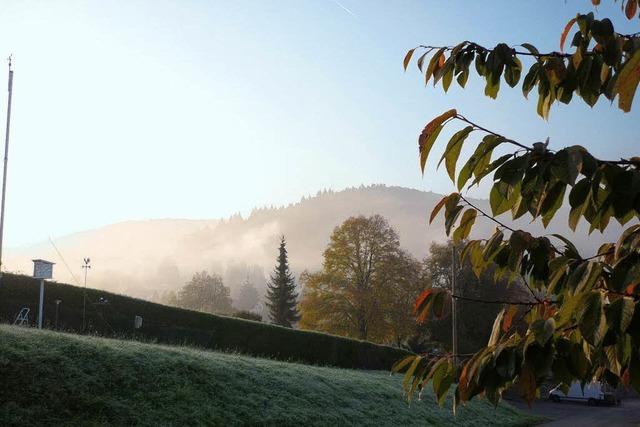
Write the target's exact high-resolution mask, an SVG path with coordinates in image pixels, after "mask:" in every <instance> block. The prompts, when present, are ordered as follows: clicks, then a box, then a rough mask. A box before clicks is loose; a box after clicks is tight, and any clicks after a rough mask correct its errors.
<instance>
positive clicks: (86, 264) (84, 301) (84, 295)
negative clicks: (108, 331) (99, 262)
mask: <svg viewBox="0 0 640 427" xmlns="http://www.w3.org/2000/svg"><path fill="white" fill-rule="evenodd" d="M83 261H84V265H83V266H82V268H83V269H84V291H83V292H82V331H83V332H84V330H85V328H86V314H87V272H88V271H89V269H90V268H91V265H90V263H91V259H90V258H84V259H83Z"/></svg>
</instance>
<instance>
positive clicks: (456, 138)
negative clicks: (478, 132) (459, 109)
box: [437, 126, 473, 183]
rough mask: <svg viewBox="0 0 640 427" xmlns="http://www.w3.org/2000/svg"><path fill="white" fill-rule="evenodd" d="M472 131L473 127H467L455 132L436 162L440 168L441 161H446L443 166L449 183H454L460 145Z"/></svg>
mask: <svg viewBox="0 0 640 427" xmlns="http://www.w3.org/2000/svg"><path fill="white" fill-rule="evenodd" d="M472 131H473V126H467V127H465V128H464V129H462V130H459V131H458V132H456V133H455V134H454V135H453V136H452V137H451V139H450V140H449V143H448V144H447V147H446V148H445V150H444V153H443V154H442V157H441V158H440V161H439V162H438V166H437V167H440V164H441V163H442V161H443V160H446V161H445V166H446V167H447V173H448V174H449V177H450V178H451V181H453V182H454V183H455V170H456V163H457V162H458V157H460V150H461V149H462V145H463V144H464V141H465V139H466V138H467V136H469V134H470V133H471V132H472Z"/></svg>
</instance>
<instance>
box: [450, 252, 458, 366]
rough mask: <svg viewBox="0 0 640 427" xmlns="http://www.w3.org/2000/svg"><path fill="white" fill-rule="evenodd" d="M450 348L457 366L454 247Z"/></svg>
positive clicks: (454, 256) (454, 253) (453, 253)
mask: <svg viewBox="0 0 640 427" xmlns="http://www.w3.org/2000/svg"><path fill="white" fill-rule="evenodd" d="M451 295H452V298H451V335H452V336H451V341H452V343H451V347H452V350H453V364H454V366H458V324H457V317H458V316H457V313H456V311H457V310H456V295H457V294H456V246H455V244H454V245H453V246H452V248H451Z"/></svg>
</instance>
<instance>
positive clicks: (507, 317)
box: [502, 305, 518, 333]
mask: <svg viewBox="0 0 640 427" xmlns="http://www.w3.org/2000/svg"><path fill="white" fill-rule="evenodd" d="M517 312H518V306H517V305H511V306H509V309H508V310H507V312H506V313H505V314H504V318H503V319H502V332H505V333H506V332H507V331H509V329H511V324H512V323H513V318H514V316H515V315H516V313H517Z"/></svg>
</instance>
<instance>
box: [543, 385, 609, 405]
mask: <svg viewBox="0 0 640 427" xmlns="http://www.w3.org/2000/svg"><path fill="white" fill-rule="evenodd" d="M549 400H551V401H552V402H561V401H563V400H568V401H573V402H587V404H588V405H598V404H602V403H606V404H614V405H617V404H619V403H620V399H619V398H618V395H617V393H616V391H615V390H614V389H612V388H611V387H607V386H606V385H603V384H601V383H599V382H592V383H589V384H585V386H584V391H583V389H582V387H580V382H578V381H574V382H573V383H572V384H571V387H569V391H568V392H567V394H565V393H564V392H563V391H562V390H561V389H560V387H556V388H554V389H552V390H551V391H550V392H549Z"/></svg>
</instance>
